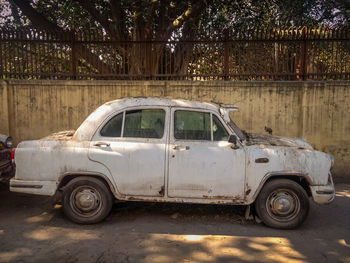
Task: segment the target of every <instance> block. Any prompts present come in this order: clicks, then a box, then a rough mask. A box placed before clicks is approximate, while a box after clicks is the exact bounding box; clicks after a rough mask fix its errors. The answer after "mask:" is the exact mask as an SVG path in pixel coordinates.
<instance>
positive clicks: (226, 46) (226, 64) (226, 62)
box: [223, 29, 230, 80]
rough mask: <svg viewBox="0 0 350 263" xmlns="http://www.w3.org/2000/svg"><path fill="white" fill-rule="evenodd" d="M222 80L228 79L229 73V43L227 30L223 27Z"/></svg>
mask: <svg viewBox="0 0 350 263" xmlns="http://www.w3.org/2000/svg"><path fill="white" fill-rule="evenodd" d="M223 34H224V72H223V73H224V80H228V78H229V74H230V68H229V65H230V43H229V31H228V29H224V31H223Z"/></svg>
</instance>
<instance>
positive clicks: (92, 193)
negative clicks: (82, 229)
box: [70, 186, 102, 217]
mask: <svg viewBox="0 0 350 263" xmlns="http://www.w3.org/2000/svg"><path fill="white" fill-rule="evenodd" d="M101 200H102V198H101V195H100V193H99V192H98V191H97V190H96V188H94V187H92V186H79V187H77V188H75V189H74V190H73V191H72V193H71V195H70V206H71V207H72V210H73V212H75V213H76V214H78V215H79V216H83V217H91V216H94V215H96V214H98V213H99V212H100V211H101V208H102V204H101Z"/></svg>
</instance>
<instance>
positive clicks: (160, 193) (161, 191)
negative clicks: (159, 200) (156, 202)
mask: <svg viewBox="0 0 350 263" xmlns="http://www.w3.org/2000/svg"><path fill="white" fill-rule="evenodd" d="M158 193H159V195H160V196H163V195H164V185H163V186H162V187H161V188H160V191H159V192H158Z"/></svg>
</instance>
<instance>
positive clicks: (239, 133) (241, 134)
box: [229, 118, 247, 142]
mask: <svg viewBox="0 0 350 263" xmlns="http://www.w3.org/2000/svg"><path fill="white" fill-rule="evenodd" d="M229 125H230V127H231V128H232V129H233V130H234V132H235V133H236V135H237V136H238V137H239V139H240V140H241V142H242V141H244V140H246V139H247V137H246V135H245V132H244V131H242V130H241V129H240V128H238V126H237V125H236V123H234V122H233V121H232V119H231V118H230V122H229Z"/></svg>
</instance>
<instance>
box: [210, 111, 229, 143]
mask: <svg viewBox="0 0 350 263" xmlns="http://www.w3.org/2000/svg"><path fill="white" fill-rule="evenodd" d="M212 116H213V126H212V129H213V140H214V141H227V140H228V133H227V131H226V129H225V127H224V126H223V125H222V122H221V121H220V120H219V118H218V117H217V116H215V115H214V114H212Z"/></svg>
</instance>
